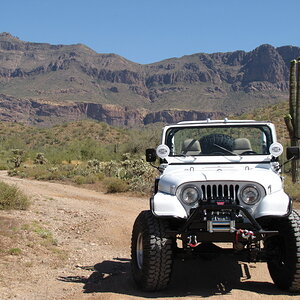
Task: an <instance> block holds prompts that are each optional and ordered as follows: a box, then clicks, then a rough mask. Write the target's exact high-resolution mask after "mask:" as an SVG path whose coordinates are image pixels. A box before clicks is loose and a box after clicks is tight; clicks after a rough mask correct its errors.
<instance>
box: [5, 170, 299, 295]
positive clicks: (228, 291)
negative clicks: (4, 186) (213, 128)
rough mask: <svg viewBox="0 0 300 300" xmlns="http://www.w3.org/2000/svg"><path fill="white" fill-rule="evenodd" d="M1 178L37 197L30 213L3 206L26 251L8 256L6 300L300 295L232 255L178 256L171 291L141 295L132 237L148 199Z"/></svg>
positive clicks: (262, 269) (260, 266)
mask: <svg viewBox="0 0 300 300" xmlns="http://www.w3.org/2000/svg"><path fill="white" fill-rule="evenodd" d="M0 180H3V181H5V182H7V183H12V184H16V185H17V186H19V187H20V188H21V189H22V190H23V191H24V192H25V193H26V194H28V195H29V196H30V197H31V199H32V205H31V207H30V209H29V210H27V211H11V212H3V211H0V220H2V222H4V221H3V220H5V221H6V222H11V224H16V228H17V229H15V232H16V235H19V236H20V237H21V238H20V239H19V240H18V245H17V246H18V247H19V248H20V249H22V254H21V255H2V256H0V299H30V300H31V299H72V300H75V299H76V300H79V299H109V300H114V299H115V300H122V299H152V298H155V299H162V300H163V299H173V298H176V299H185V300H190V299H200V298H209V299H231V300H234V299H243V300H246V299H252V300H253V299H300V295H293V294H288V293H283V292H282V291H279V290H277V289H276V288H275V287H274V286H273V284H272V281H271V278H270V276H269V274H268V271H267V268H266V266H265V264H241V263H239V262H237V261H235V259H234V258H233V257H230V256H221V257H219V258H218V259H216V260H213V261H203V260H192V261H181V260H177V261H176V262H175V265H174V273H173V275H174V276H173V279H172V283H171V286H170V288H169V289H168V290H167V291H164V292H161V293H154V294H153V293H143V292H140V291H139V290H137V289H136V287H135V286H134V283H133V281H132V279H131V276H130V261H129V258H130V235H131V228H132V224H133V222H134V219H135V217H136V216H137V214H138V213H139V212H140V211H141V210H143V209H147V208H148V199H146V198H144V199H141V198H135V197H129V196H126V195H107V194H104V193H99V192H95V191H91V190H87V189H83V188H77V187H73V186H68V185H62V184H57V183H49V182H41V181H32V180H26V179H19V178H10V177H8V176H7V175H6V173H5V172H0ZM7 220H8V221H7ZM22 224H23V225H22ZM30 224H33V225H30ZM37 224H39V225H37ZM22 226H23V227H22ZM30 226H31V227H30ZM33 226H35V227H34V228H40V227H43V228H45V229H46V230H47V231H46V232H51V233H52V235H53V239H54V240H55V243H53V244H54V245H51V247H50V246H47V244H43V243H42V242H39V241H36V240H34V239H33V238H34V237H33V233H32V232H31V231H30V230H29V229H28V228H33ZM37 226H40V227H37ZM18 228H23V229H22V230H21V229H18ZM25 229H26V230H25ZM35 232H38V231H37V230H35ZM42 241H43V240H42ZM0 242H1V241H0ZM249 275H250V276H251V278H249V277H250V276H249Z"/></svg>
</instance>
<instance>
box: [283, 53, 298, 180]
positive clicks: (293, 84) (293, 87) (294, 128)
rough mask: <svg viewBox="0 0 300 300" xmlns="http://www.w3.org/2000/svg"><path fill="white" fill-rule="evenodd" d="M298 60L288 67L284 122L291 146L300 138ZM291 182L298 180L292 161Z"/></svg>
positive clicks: (296, 168) (295, 164)
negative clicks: (286, 111)
mask: <svg viewBox="0 0 300 300" xmlns="http://www.w3.org/2000/svg"><path fill="white" fill-rule="evenodd" d="M299 68H300V58H298V59H297V60H295V59H294V60H292V61H291V67H290V99H289V104H290V111H289V115H287V116H285V118H284V120H285V123H286V126H287V129H288V131H289V136H290V140H291V146H298V144H299V137H300V70H299ZM292 180H293V182H294V183H296V182H297V181H298V180H299V176H298V162H297V161H296V160H293V161H292Z"/></svg>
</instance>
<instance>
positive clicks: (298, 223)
mask: <svg viewBox="0 0 300 300" xmlns="http://www.w3.org/2000/svg"><path fill="white" fill-rule="evenodd" d="M275 227H276V228H274V229H276V230H279V235H278V236H274V237H271V238H269V239H267V240H266V242H265V247H266V250H267V257H268V269H269V272H270V275H271V277H272V279H273V281H274V283H275V285H276V286H277V287H278V288H280V289H283V290H289V291H291V292H299V291H300V216H299V214H298V213H297V212H295V211H293V212H292V213H291V214H290V215H289V217H288V218H286V219H284V220H281V221H279V222H277V225H276V226H275Z"/></svg>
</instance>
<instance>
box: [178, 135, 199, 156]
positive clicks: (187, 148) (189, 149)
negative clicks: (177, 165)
mask: <svg viewBox="0 0 300 300" xmlns="http://www.w3.org/2000/svg"><path fill="white" fill-rule="evenodd" d="M200 152H201V147H200V143H199V141H198V140H195V139H186V140H185V141H184V142H183V144H182V146H181V153H182V154H184V155H199V154H200Z"/></svg>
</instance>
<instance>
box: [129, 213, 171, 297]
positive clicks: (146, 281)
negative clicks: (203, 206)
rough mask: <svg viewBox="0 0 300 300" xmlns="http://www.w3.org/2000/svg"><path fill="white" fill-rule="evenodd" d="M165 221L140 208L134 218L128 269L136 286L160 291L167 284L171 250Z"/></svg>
mask: <svg viewBox="0 0 300 300" xmlns="http://www.w3.org/2000/svg"><path fill="white" fill-rule="evenodd" d="M167 229H168V221H167V220H165V219H159V218H156V217H155V216H154V215H153V214H152V212H151V211H148V210H147V211H142V212H141V213H140V214H139V216H138V217H137V219H136V220H135V223H134V226H133V231H132V238H131V270H132V275H133V279H134V281H135V282H136V284H137V285H138V287H139V288H140V289H142V290H145V291H159V290H162V289H164V288H166V287H167V286H168V284H169V281H170V277H171V271H172V264H173V251H172V244H173V243H172V239H171V238H169V237H168V236H167V234H166V231H167Z"/></svg>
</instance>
